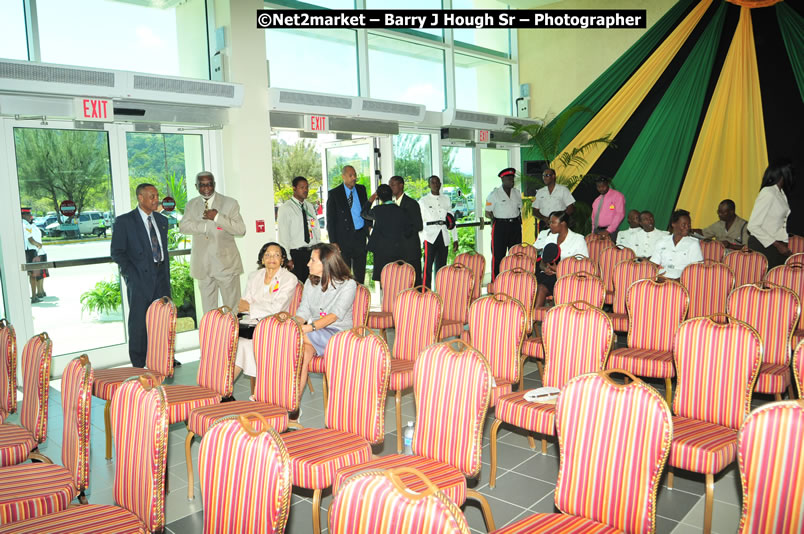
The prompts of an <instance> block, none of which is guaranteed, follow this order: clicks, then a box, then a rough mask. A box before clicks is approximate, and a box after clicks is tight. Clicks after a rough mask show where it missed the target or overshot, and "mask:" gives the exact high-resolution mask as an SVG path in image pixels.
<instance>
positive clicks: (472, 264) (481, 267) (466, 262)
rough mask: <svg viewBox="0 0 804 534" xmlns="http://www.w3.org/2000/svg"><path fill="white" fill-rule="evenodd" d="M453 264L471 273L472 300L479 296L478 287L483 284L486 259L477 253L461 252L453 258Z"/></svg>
mask: <svg viewBox="0 0 804 534" xmlns="http://www.w3.org/2000/svg"><path fill="white" fill-rule="evenodd" d="M454 263H455V264H461V265H463V266H464V267H468V268H469V270H470V271H472V277H473V278H474V286H473V287H472V300H475V299H476V298H478V297H479V296H480V286H481V285H482V284H483V276H484V274H485V273H486V257H485V256H483V254H478V253H477V252H475V251H474V250H473V251H470V252H461V253H460V254H458V255H457V256H455V262H454Z"/></svg>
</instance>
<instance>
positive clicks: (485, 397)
mask: <svg viewBox="0 0 804 534" xmlns="http://www.w3.org/2000/svg"><path fill="white" fill-rule="evenodd" d="M414 375H415V377H416V381H415V384H414V386H413V388H414V393H415V397H416V430H415V431H414V433H413V441H412V443H411V447H412V449H413V454H412V455H405V454H391V455H388V456H382V457H380V458H376V459H373V460H371V461H370V462H368V463H366V464H363V465H356V466H354V467H349V468H345V469H340V470H339V471H338V475H337V477H336V478H335V484H334V486H333V495H335V496H336V498H337V495H338V493H339V491H340V489H341V488H342V487H343V485H344V483H345V482H346V480H347V479H348V478H349V477H351V476H352V475H354V474H356V473H359V472H361V471H365V470H370V469H393V468H397V467H412V468H414V469H417V470H419V471H420V472H421V473H423V474H424V476H426V477H427V478H428V479H429V480H430V481H431V482H432V483H433V484H435V485H436V486H438V489H439V490H441V491H442V492H444V494H445V495H446V496H447V497H448V498H449V499H450V500H451V501H452V502H453V503H455V505H456V506H463V503H464V502H465V501H466V498H467V497H470V498H472V499H475V500H477V501H479V502H480V506H481V510H482V511H483V517H484V518H485V520H486V526H487V527H488V529H489V530H493V529H494V518H493V516H492V513H491V508H490V507H489V504H488V501H486V498H485V497H483V495H481V494H480V493H479V492H477V491H475V490H472V489H468V488H467V487H466V477H476V476H478V474H479V473H480V468H481V465H482V463H481V445H482V440H483V422H484V421H485V419H486V411H487V410H488V405H489V399H490V397H491V378H492V376H491V368H490V367H489V364H488V362H487V361H486V359H485V358H484V357H483V355H482V354H480V352H478V351H476V350H475V349H473V348H472V347H470V346H468V345H466V344H465V343H463V342H462V341H458V340H453V341H448V342H442V343H437V344H434V345H430V346H429V347H427V348H426V349H424V351H423V352H422V354H421V355H420V356H419V357H418V359H417V360H416V366H415V369H414ZM444 377H456V379H454V380H445V379H444ZM457 377H460V378H457ZM400 478H401V479H402V481H403V482H404V483H405V484H406V485H407V486H408V487H409V488H410V489H411V490H413V491H416V492H423V491H425V490H426V489H427V485H426V484H425V483H424V482H423V481H422V480H421V479H419V478H418V477H416V476H414V475H412V474H410V473H401V474H400Z"/></svg>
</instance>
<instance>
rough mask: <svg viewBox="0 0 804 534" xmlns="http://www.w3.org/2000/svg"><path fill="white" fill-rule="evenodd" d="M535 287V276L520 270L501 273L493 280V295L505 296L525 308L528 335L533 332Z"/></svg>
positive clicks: (536, 283)
mask: <svg viewBox="0 0 804 534" xmlns="http://www.w3.org/2000/svg"><path fill="white" fill-rule="evenodd" d="M537 285H538V282H537V281H536V276H535V275H534V274H533V273H532V272H530V271H526V270H524V269H520V268H515V269H511V270H510V271H502V272H500V274H498V275H497V279H496V280H494V294H495V295H507V296H509V297H511V298H512V299H516V300H518V301H519V302H521V303H522V305H523V306H525V312H526V315H525V317H526V318H527V333H528V334H530V333H531V331H532V330H533V304H534V301H535V300H536V286H537Z"/></svg>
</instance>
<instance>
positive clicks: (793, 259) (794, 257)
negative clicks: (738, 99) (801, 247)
mask: <svg viewBox="0 0 804 534" xmlns="http://www.w3.org/2000/svg"><path fill="white" fill-rule="evenodd" d="M794 263H801V264H804V252H794V253H793V254H791V255H790V256H788V257H787V259H786V260H784V264H785V265H793V264H794Z"/></svg>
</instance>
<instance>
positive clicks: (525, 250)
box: [508, 243, 539, 261]
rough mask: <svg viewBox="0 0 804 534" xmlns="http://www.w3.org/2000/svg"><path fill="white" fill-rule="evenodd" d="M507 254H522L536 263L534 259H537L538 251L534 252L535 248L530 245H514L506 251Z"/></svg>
mask: <svg viewBox="0 0 804 534" xmlns="http://www.w3.org/2000/svg"><path fill="white" fill-rule="evenodd" d="M508 253H509V254H519V253H522V254H524V255H526V256H528V257H529V258H530V259H532V260H533V261H536V258H538V257H539V251H538V250H536V247H534V246H533V245H531V244H530V243H519V244H517V245H514V246H513V247H511V248H509V249H508Z"/></svg>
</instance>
